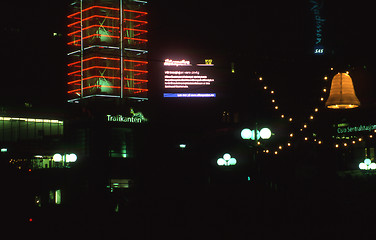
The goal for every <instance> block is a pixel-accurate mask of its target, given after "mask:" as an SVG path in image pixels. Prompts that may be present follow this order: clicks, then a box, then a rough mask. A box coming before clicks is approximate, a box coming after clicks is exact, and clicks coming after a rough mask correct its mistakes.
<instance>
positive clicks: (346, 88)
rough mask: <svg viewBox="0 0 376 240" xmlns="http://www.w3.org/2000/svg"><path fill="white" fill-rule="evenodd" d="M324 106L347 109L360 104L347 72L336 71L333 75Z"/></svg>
mask: <svg viewBox="0 0 376 240" xmlns="http://www.w3.org/2000/svg"><path fill="white" fill-rule="evenodd" d="M325 106H326V107H327V108H331V109H349V108H356V107H359V106H360V102H359V99H358V98H357V97H356V95H355V90H354V85H353V82H352V79H351V77H350V76H349V75H348V74H347V73H338V74H336V75H335V76H334V77H333V80H332V85H331V87H330V94H329V98H328V100H327V101H326V103H325Z"/></svg>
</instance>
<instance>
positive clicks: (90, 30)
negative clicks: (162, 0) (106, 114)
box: [68, 0, 148, 102]
mask: <svg viewBox="0 0 376 240" xmlns="http://www.w3.org/2000/svg"><path fill="white" fill-rule="evenodd" d="M144 4H145V3H144V2H140V1H132V0H126V1H124V0H120V1H80V2H79V1H77V2H76V3H75V4H74V5H73V6H74V7H73V13H72V14H70V15H69V16H68V21H69V24H68V28H69V30H68V31H69V33H68V38H69V41H68V47H69V48H70V50H71V52H70V53H68V56H69V58H70V61H69V64H68V69H69V72H68V95H69V101H70V102H77V101H79V100H80V99H84V98H91V97H115V98H135V99H146V97H147V95H146V94H147V91H148V88H147V82H148V80H147V73H148V70H147V64H148V62H147V61H146V54H147V50H146V44H147V42H148V39H147V36H146V35H147V32H148V31H147V29H146V26H147V23H148V22H147V21H146V16H147V12H145V11H144V10H143V9H144V7H143V5H144Z"/></svg>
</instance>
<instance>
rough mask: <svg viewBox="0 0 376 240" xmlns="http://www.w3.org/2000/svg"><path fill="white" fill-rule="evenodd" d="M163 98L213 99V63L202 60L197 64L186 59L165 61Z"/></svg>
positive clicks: (208, 60) (214, 95)
mask: <svg viewBox="0 0 376 240" xmlns="http://www.w3.org/2000/svg"><path fill="white" fill-rule="evenodd" d="M163 66H164V93H163V97H165V98H213V97H216V93H215V92H214V82H215V79H214V73H213V70H214V62H213V60H212V59H202V60H199V61H197V62H194V61H192V60H186V59H165V61H164V63H163Z"/></svg>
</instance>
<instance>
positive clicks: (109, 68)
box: [68, 66, 148, 76]
mask: <svg viewBox="0 0 376 240" xmlns="http://www.w3.org/2000/svg"><path fill="white" fill-rule="evenodd" d="M95 68H101V69H108V70H120V68H115V67H103V66H92V67H88V68H85V69H82V71H83V72H84V71H87V70H91V69H95ZM124 71H127V72H140V73H148V71H145V70H137V69H124ZM79 72H81V70H78V71H74V72H70V73H68V76H70V75H73V74H75V73H79Z"/></svg>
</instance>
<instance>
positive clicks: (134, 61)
mask: <svg viewBox="0 0 376 240" xmlns="http://www.w3.org/2000/svg"><path fill="white" fill-rule="evenodd" d="M93 59H101V60H113V61H120V58H110V57H91V58H86V59H84V60H83V62H86V61H90V60H93ZM80 62H81V61H77V62H73V63H69V64H68V67H71V66H73V65H75V64H79V63H80ZM124 62H132V63H141V64H148V62H147V61H138V60H129V59H124Z"/></svg>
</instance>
